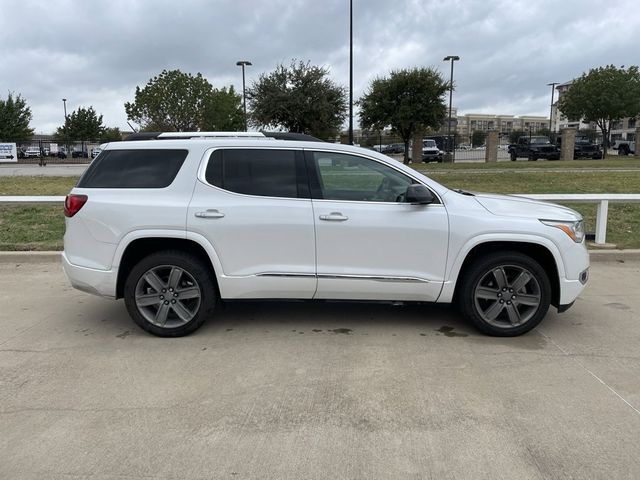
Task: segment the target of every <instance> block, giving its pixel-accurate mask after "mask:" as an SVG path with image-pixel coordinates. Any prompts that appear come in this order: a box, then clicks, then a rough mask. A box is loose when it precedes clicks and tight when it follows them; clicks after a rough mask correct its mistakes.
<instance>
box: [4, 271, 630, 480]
mask: <svg viewBox="0 0 640 480" xmlns="http://www.w3.org/2000/svg"><path fill="white" fill-rule="evenodd" d="M639 283H640V262H638V261H629V260H627V261H625V262H624V263H620V262H615V261H614V262H607V263H595V264H594V265H593V267H592V273H591V281H590V284H589V285H588V288H587V290H586V291H585V293H584V294H583V295H582V297H581V298H580V299H579V300H578V302H577V304H576V305H575V306H574V308H572V309H571V310H569V311H568V312H566V313H564V314H562V315H558V314H556V313H550V314H549V315H548V317H547V319H546V320H545V322H544V323H543V324H542V325H541V326H540V327H539V328H538V329H537V330H535V331H533V332H531V333H530V334H528V335H525V336H522V337H519V338H511V339H500V338H490V337H485V336H481V335H479V334H478V333H476V332H475V331H474V330H473V329H471V328H469V326H467V325H466V324H465V323H463V322H462V321H461V320H460V318H459V316H458V315H457V314H456V313H455V312H454V311H453V310H451V309H449V308H446V307H436V306H418V305H411V306H404V307H394V306H390V305H367V304H337V303H333V304H331V303H325V304H322V303H316V304H313V303H263V302H260V303H244V304H228V305H226V306H225V307H221V308H220V310H219V316H218V317H217V318H215V319H213V320H211V321H210V322H208V324H206V325H205V326H204V327H203V328H202V329H201V330H200V331H198V332H197V333H196V334H195V335H192V336H190V337H186V338H179V339H160V338H155V337H152V336H150V335H148V334H146V333H144V332H142V331H141V330H139V329H138V328H136V327H135V325H133V324H132V323H131V321H130V320H129V318H128V316H127V314H126V312H125V309H124V306H123V304H122V302H114V301H109V300H104V299H99V298H95V297H92V296H89V295H86V294H83V293H81V292H78V291H75V290H72V289H71V287H70V286H69V285H68V284H67V282H66V280H65V279H64V276H63V274H62V272H61V269H60V265H59V264H58V263H28V264H27V263H22V262H20V263H16V262H15V261H14V262H9V263H6V262H5V263H0V291H1V292H2V294H1V297H2V307H1V310H0V327H1V328H0V478H2V479H11V480H17V479H38V480H39V479H45V478H47V479H48V478H56V479H57V478H65V479H84V478H92V479H129V478H136V479H137V478H157V479H218V478H230V479H233V478H243V479H253V478H256V479H257V478H260V479H269V478H271V479H303V478H304V479H342V478H345V479H347V478H348V479H355V478H357V479H395V478H398V479H406V478H416V479H417V478H433V479H470V478H473V479H510V480H511V479H549V478H552V479H555V478H557V479H565V478H576V479H583V478H584V479H587V478H588V479H623V478H624V479H637V478H640V411H639V407H640V374H639V373H640V348H639V345H640V288H638V284H639Z"/></svg>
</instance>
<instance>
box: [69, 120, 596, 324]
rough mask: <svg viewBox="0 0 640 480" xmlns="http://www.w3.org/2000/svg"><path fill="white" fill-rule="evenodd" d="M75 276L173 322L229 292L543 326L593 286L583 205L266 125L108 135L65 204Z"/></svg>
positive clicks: (205, 311) (142, 315)
mask: <svg viewBox="0 0 640 480" xmlns="http://www.w3.org/2000/svg"><path fill="white" fill-rule="evenodd" d="M65 215H66V216H67V219H66V233H65V237H64V242H65V250H64V253H63V263H64V269H65V271H66V273H67V276H68V277H69V279H70V281H71V283H72V284H73V286H74V287H76V288H78V289H80V290H83V291H86V292H89V293H93V294H97V295H101V296H104V297H110V298H124V301H125V304H126V306H127V309H128V311H129V313H130V315H131V317H132V318H133V320H134V321H135V322H136V323H137V324H138V325H139V326H140V327H142V328H143V329H145V330H147V331H149V332H151V333H154V334H156V335H160V336H180V335H185V334H188V333H190V332H193V331H194V330H196V329H197V328H198V327H200V326H201V325H202V323H203V322H204V321H205V320H206V319H207V318H208V317H209V316H211V314H212V312H213V310H214V307H215V305H216V303H217V302H218V300H227V299H229V300H230V299H234V300H235V299H256V298H261V299H266V298H270V299H273V298H278V299H342V300H377V301H380V300H384V301H418V302H438V303H450V302H453V301H455V302H456V303H457V304H458V305H459V306H460V308H461V311H462V313H463V315H464V316H465V317H466V318H467V319H469V320H470V321H471V322H472V323H473V324H474V325H475V326H476V327H477V328H478V329H480V330H481V331H482V332H484V333H487V334H490V335H499V336H513V335H519V334H522V333H524V332H527V331H529V330H531V329H532V328H533V327H535V326H536V325H537V324H538V323H539V322H540V321H541V320H542V318H543V317H544V316H545V314H546V313H547V310H548V308H549V305H554V306H555V307H557V309H558V311H564V310H566V309H567V308H568V307H569V306H571V304H572V303H573V302H574V301H575V299H576V297H577V296H578V295H579V294H580V292H581V291H582V290H583V288H584V285H585V283H586V281H587V277H588V267H589V256H588V253H587V249H586V247H585V244H584V233H583V224H582V218H581V216H580V215H579V214H578V213H576V212H574V211H573V210H570V209H568V208H564V207H561V206H557V205H553V204H549V203H543V202H538V201H534V200H529V199H525V198H518V197H509V196H505V195H486V194H472V193H468V192H463V191H454V190H450V189H448V188H446V187H444V186H442V185H440V184H438V183H437V182H434V181H433V180H431V179H430V178H428V177H426V176H424V175H422V174H420V173H418V172H416V171H415V170H413V169H411V168H409V167H407V166H404V165H402V164H401V163H399V162H397V161H395V160H392V159H390V158H388V157H386V156H385V155H382V154H380V153H377V152H374V151H372V150H365V149H363V148H357V147H351V146H346V145H337V144H330V143H323V142H319V141H290V140H278V139H274V138H269V137H265V136H263V135H261V134H254V133H247V134H243V133H232V134H226V136H225V134H221V133H203V132H199V133H193V134H191V133H179V134H176V133H173V134H161V135H157V136H156V137H155V139H152V140H143V141H124V142H117V143H110V144H107V145H106V146H104V149H103V151H102V153H101V154H100V155H99V156H98V157H97V158H96V159H95V160H94V161H93V163H92V164H91V165H90V167H89V168H88V169H87V171H86V172H85V174H84V175H83V176H82V178H81V179H80V180H79V182H78V185H77V186H76V187H75V188H73V190H72V191H71V193H70V194H69V195H68V196H67V199H66V202H65Z"/></svg>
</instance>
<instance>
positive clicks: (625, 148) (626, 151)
mask: <svg viewBox="0 0 640 480" xmlns="http://www.w3.org/2000/svg"><path fill="white" fill-rule="evenodd" d="M618 155H624V156H625V157H626V156H627V155H629V147H628V146H627V145H620V146H619V147H618Z"/></svg>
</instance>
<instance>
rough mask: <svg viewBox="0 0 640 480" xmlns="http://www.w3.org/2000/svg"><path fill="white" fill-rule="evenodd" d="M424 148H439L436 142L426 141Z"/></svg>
mask: <svg viewBox="0 0 640 480" xmlns="http://www.w3.org/2000/svg"><path fill="white" fill-rule="evenodd" d="M423 146H424V147H425V148H437V145H436V141H435V140H425V141H424V143H423Z"/></svg>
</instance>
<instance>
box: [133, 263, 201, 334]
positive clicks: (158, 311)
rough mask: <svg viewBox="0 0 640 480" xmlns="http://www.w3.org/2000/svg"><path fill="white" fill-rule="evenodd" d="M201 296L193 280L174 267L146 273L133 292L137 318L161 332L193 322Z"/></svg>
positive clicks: (170, 266) (159, 267)
mask: <svg viewBox="0 0 640 480" xmlns="http://www.w3.org/2000/svg"><path fill="white" fill-rule="evenodd" d="M201 296H202V292H201V291H200V287H199V285H198V283H197V282H196V280H195V279H194V278H193V276H192V275H191V274H190V273H189V272H187V271H186V270H183V269H182V268H179V267H176V266H174V265H159V266H157V267H154V268H151V269H149V270H147V271H146V272H145V273H144V274H143V275H142V276H141V277H140V279H139V280H138V283H137V284H136V289H135V301H136V307H137V308H138V311H139V312H140V315H142V316H143V317H144V318H145V319H146V320H147V321H148V322H150V323H152V324H153V325H156V326H158V327H161V328H175V327H180V326H182V325H185V324H187V323H189V322H190V321H191V320H193V318H194V317H195V316H196V314H197V313H198V310H199V308H200V300H201Z"/></svg>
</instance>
